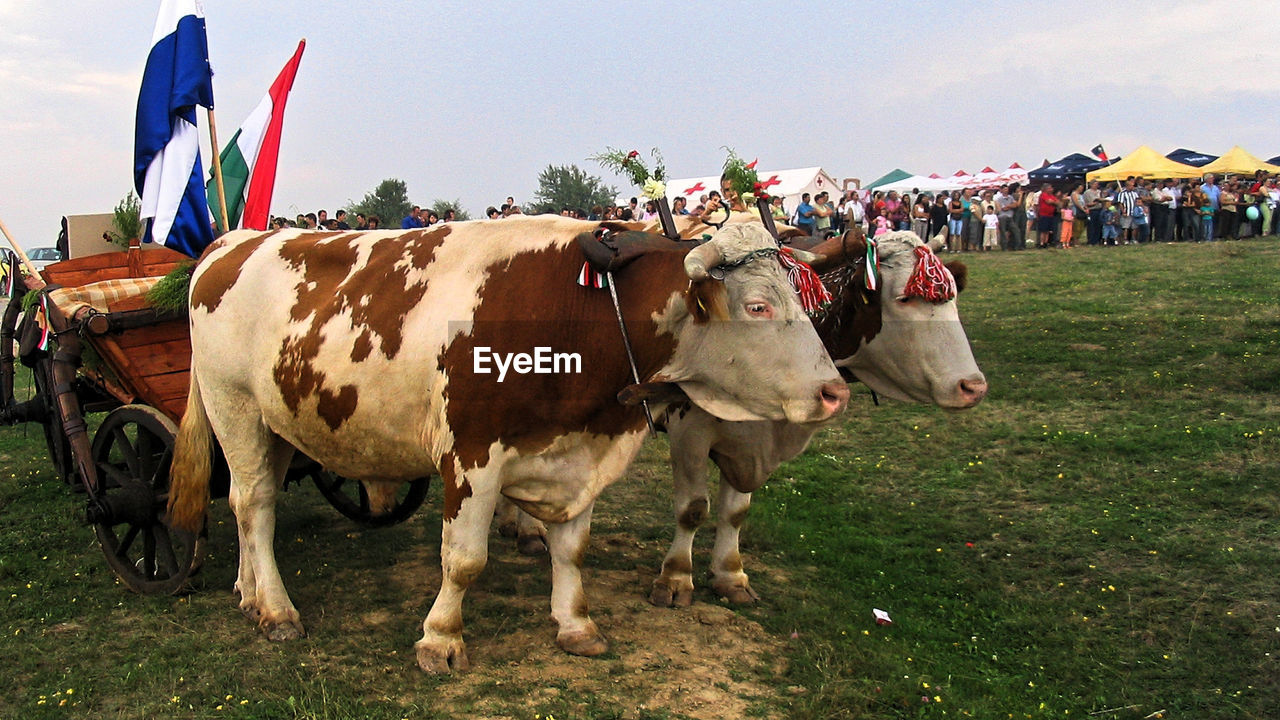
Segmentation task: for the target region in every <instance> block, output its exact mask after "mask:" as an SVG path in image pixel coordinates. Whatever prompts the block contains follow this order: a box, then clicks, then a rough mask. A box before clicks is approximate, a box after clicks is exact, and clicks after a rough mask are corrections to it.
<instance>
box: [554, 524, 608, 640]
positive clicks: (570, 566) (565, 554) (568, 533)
mask: <svg viewBox="0 0 1280 720" xmlns="http://www.w3.org/2000/svg"><path fill="white" fill-rule="evenodd" d="M591 509H592V506H591V505H588V506H587V509H586V510H583V511H582V512H581V513H579V514H578V516H577V517H575V518H573V519H572V520H569V521H568V522H565V523H561V524H558V525H556V524H553V525H551V526H550V527H549V528H547V540H548V541H549V543H550V550H551V617H553V618H555V621H556V623H558V624H559V626H560V629H559V631H558V632H557V633H556V644H557V645H559V646H560V648H561V649H562V650H564V651H565V652H567V653H570V654H573V655H586V656H595V655H600V654H601V653H603V652H605V651H606V650H608V649H609V642H608V641H607V640H605V639H604V636H603V635H601V634H600V630H599V628H597V627H596V624H595V623H594V622H593V621H592V620H591V617H590V616H589V615H588V614H587V596H586V593H585V592H584V591H583V589H582V558H583V557H584V556H585V555H586V553H587V543H588V542H589V541H590V540H591Z"/></svg>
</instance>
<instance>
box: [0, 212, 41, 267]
mask: <svg viewBox="0 0 1280 720" xmlns="http://www.w3.org/2000/svg"><path fill="white" fill-rule="evenodd" d="M0 233H4V239H5V240H8V241H9V244H10V245H12V246H13V249H14V251H15V252H17V253H18V258H19V259H20V260H22V264H23V266H24V267H26V269H27V274H28V275H30V276H32V277H35V278H38V277H40V271H39V270H36V266H35V265H32V264H31V258H29V257H27V251H26V250H23V249H22V246H21V245H19V244H18V243H17V241H16V240H14V239H13V236H12V235H10V234H9V228H7V227H5V224H4V221H3V220H0Z"/></svg>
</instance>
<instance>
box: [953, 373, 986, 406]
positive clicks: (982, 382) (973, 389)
mask: <svg viewBox="0 0 1280 720" xmlns="http://www.w3.org/2000/svg"><path fill="white" fill-rule="evenodd" d="M956 394H957V395H959V396H960V401H961V402H962V403H964V407H973V406H974V405H977V404H978V403H980V402H982V398H984V397H986V396H987V379H986V378H984V377H982V376H981V375H979V376H978V377H976V378H964V379H962V380H961V381H960V382H958V383H956Z"/></svg>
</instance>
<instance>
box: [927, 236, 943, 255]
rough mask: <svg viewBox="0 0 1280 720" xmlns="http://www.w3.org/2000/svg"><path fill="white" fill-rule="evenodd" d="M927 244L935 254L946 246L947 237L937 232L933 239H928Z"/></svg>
mask: <svg viewBox="0 0 1280 720" xmlns="http://www.w3.org/2000/svg"><path fill="white" fill-rule="evenodd" d="M928 245H929V249H930V250H932V251H933V252H934V254H937V252H938V251H939V250H941V249H942V248H944V247H946V246H947V238H946V236H945V235H943V234H942V233H938V234H937V235H934V236H933V239H932V240H930V241H929V243H928Z"/></svg>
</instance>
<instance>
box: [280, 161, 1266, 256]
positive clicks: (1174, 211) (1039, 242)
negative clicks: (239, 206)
mask: <svg viewBox="0 0 1280 720" xmlns="http://www.w3.org/2000/svg"><path fill="white" fill-rule="evenodd" d="M1278 204H1280V177H1277V176H1275V175H1270V174H1268V173H1265V172H1262V171H1259V172H1257V173H1255V174H1254V175H1253V176H1252V177H1231V178H1227V179H1225V180H1223V181H1222V182H1218V179H1217V178H1216V177H1215V176H1214V175H1213V174H1206V175H1205V176H1204V177H1202V178H1193V179H1189V180H1172V179H1163V180H1152V179H1145V178H1137V177H1131V178H1128V179H1127V180H1125V181H1123V182H1109V183H1101V182H1098V181H1093V182H1089V183H1085V182H1076V183H1072V184H1069V185H1066V186H1059V187H1055V186H1053V185H1052V184H1048V183H1046V184H1044V185H1042V186H1041V187H1039V188H1029V187H1024V186H1022V185H1020V184H1018V183H1010V184H1009V185H1006V186H1002V187H997V188H990V189H976V188H966V189H963V190H955V191H943V192H938V193H936V194H935V193H928V192H918V191H917V192H908V193H902V194H899V193H898V192H896V191H889V192H878V191H877V192H873V193H871V194H870V196H867V195H865V194H860V193H859V192H858V191H849V192H847V193H845V195H844V197H843V198H842V199H841V200H840V201H839V202H838V203H836V202H834V201H833V200H832V198H831V196H830V195H829V194H828V193H826V192H820V193H818V194H817V195H814V196H812V197H811V196H810V195H809V194H808V193H805V194H804V195H803V196H802V197H801V200H800V203H799V204H798V205H797V206H796V207H795V208H794V209H791V210H788V209H787V208H786V207H784V203H783V198H782V197H780V196H775V197H773V198H772V200H771V204H770V208H771V211H772V214H773V218H774V220H776V221H778V222H781V223H787V224H790V225H792V226H794V227H796V228H798V229H800V230H803V231H804V232H806V233H808V234H810V235H813V236H817V237H823V236H827V235H831V234H835V233H839V232H843V231H844V230H846V229H849V228H852V227H854V226H860V227H861V228H862V229H863V230H864V231H865V232H867V233H868V234H870V235H871V236H872V237H874V236H875V235H879V234H881V233H885V232H889V231H891V230H911V231H913V232H915V233H916V234H917V235H919V236H921V237H934V236H938V235H941V236H943V237H944V238H945V239H946V249H947V250H949V251H952V252H965V251H987V250H996V249H1003V250H1022V249H1025V248H1027V247H1028V246H1033V247H1038V248H1050V247H1071V246H1073V245H1081V244H1088V245H1128V244H1140V243H1148V242H1213V241H1215V240H1222V239H1239V238H1243V237H1250V236H1258V235H1274V234H1277V232H1278V231H1280V212H1277V211H1276V207H1277V205H1278ZM725 208H729V209H731V210H746V209H747V208H746V207H745V206H744V204H743V203H742V201H741V200H740V199H739V198H738V197H737V195H736V194H735V193H733V192H732V191H731V190H729V189H727V188H726V189H725V194H723V195H722V194H721V193H720V192H717V191H714V190H713V191H711V192H709V193H707V194H705V195H701V196H700V197H699V198H698V203H697V204H696V205H694V206H693V207H689V204H688V201H687V200H686V199H685V198H683V197H677V198H676V199H675V200H674V202H673V203H672V205H671V214H672V215H677V216H679V215H692V216H697V217H699V218H701V219H703V220H711V221H715V220H717V218H718V217H723V214H722V213H723V212H724V209H725ZM753 210H754V208H753ZM519 214H522V210H521V208H520V206H519V205H517V204H516V202H515V200H514V198H512V197H510V196H508V197H507V199H506V202H504V203H502V204H501V205H499V206H490V207H488V208H487V209H486V210H485V217H486V218H487V219H490V220H496V219H500V218H504V217H509V216H511V215H519ZM559 214H560V215H563V216H566V217H574V218H581V219H585V220H592V221H599V220H618V221H624V222H626V221H632V220H640V221H652V220H656V219H657V218H658V204H657V203H656V202H655V201H653V200H646V201H645V202H643V203H642V202H640V200H639V198H635V197H633V198H631V199H630V201H629V202H628V203H624V204H619V205H594V206H592V207H591V208H589V209H584V208H572V207H562V208H561V209H560V213H559ZM718 214H719V215H718ZM454 219H455V218H454V211H452V210H448V211H446V212H445V214H444V216H443V217H441V216H440V215H438V214H437V213H436V212H435V211H433V210H430V209H423V208H421V207H420V206H417V205H415V206H413V207H412V209H411V210H410V212H409V214H408V215H406V216H405V217H403V218H401V220H400V224H399V227H401V228H402V229H409V228H421V227H430V226H432V225H435V224H437V223H442V222H451V221H453V220H454ZM348 220H349V215H348V213H347V211H345V210H338V211H337V212H336V213H335V215H334V217H332V218H330V217H329V216H328V214H327V213H326V212H325V211H324V210H319V211H317V212H314V213H306V214H303V215H298V217H297V219H296V220H289V219H288V218H283V217H276V218H273V219H272V227H273V228H283V227H300V228H311V229H322V228H323V229H329V230H376V229H379V228H382V227H388V226H387V225H384V224H383V223H382V220H381V218H378V217H376V216H370V217H366V216H365V215H364V214H363V213H357V214H356V216H355V224H354V225H351V224H349V222H348ZM390 227H394V225H391V226H390Z"/></svg>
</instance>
